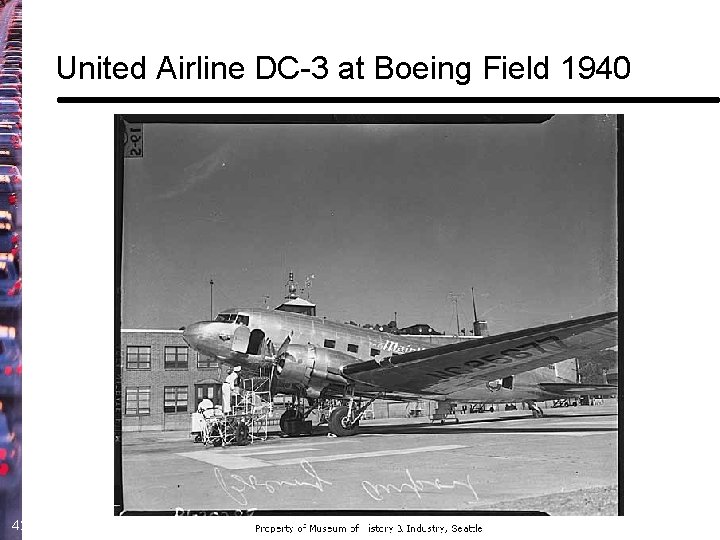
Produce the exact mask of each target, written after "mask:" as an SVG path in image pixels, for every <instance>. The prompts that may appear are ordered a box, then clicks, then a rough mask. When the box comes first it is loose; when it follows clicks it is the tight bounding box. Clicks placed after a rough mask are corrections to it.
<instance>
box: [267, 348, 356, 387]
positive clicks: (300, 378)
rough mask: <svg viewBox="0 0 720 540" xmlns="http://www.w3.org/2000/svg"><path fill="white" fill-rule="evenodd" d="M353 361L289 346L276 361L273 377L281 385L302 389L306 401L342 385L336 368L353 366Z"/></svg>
mask: <svg viewBox="0 0 720 540" xmlns="http://www.w3.org/2000/svg"><path fill="white" fill-rule="evenodd" d="M356 361H357V359H356V358H355V357H353V356H350V355H349V354H344V353H341V352H339V351H336V350H334V349H326V348H324V347H315V346H313V345H289V346H288V348H287V350H286V351H285V353H284V354H283V355H282V357H281V358H279V359H278V363H277V368H276V374H277V377H278V379H279V380H281V381H282V382H285V383H290V384H297V385H299V386H301V387H303V388H305V392H306V394H307V396H308V397H311V398H317V397H320V393H321V392H322V391H323V389H324V388H326V387H327V386H329V385H330V384H339V385H346V384H347V380H346V379H345V377H343V376H342V375H340V366H343V365H345V364H351V363H353V362H356Z"/></svg>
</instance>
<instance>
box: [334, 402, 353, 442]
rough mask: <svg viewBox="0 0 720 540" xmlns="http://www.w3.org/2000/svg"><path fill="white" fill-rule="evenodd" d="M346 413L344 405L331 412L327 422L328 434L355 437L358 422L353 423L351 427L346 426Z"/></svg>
mask: <svg viewBox="0 0 720 540" xmlns="http://www.w3.org/2000/svg"><path fill="white" fill-rule="evenodd" d="M347 413H348V407H347V406H345V405H343V406H341V407H338V408H336V409H333V410H332V412H331V413H330V420H329V421H328V427H329V428H330V433H332V434H333V435H336V436H338V437H348V436H350V435H357V433H358V431H360V421H359V420H358V421H355V422H354V423H353V424H352V425H346V423H345V417H346V416H347Z"/></svg>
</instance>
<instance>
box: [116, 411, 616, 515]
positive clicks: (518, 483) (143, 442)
mask: <svg viewBox="0 0 720 540" xmlns="http://www.w3.org/2000/svg"><path fill="white" fill-rule="evenodd" d="M545 413H546V416H545V417H544V418H540V419H534V418H532V417H531V416H530V414H529V412H528V411H501V412H495V413H484V414H467V415H460V416H459V417H460V423H459V424H454V423H449V424H445V425H439V424H438V423H435V424H431V423H430V422H429V421H428V420H427V419H403V420H387V419H383V420H376V421H367V422H364V423H363V424H362V429H361V433H360V435H357V436H355V437H347V438H331V437H327V436H326V433H327V430H323V431H321V432H320V433H319V434H317V435H313V436H311V437H302V438H293V439H286V438H280V437H278V436H276V435H275V436H270V437H269V438H268V440H266V441H263V442H255V443H254V444H252V445H249V446H243V447H239V446H228V447H225V448H213V447H204V446H203V445H202V444H198V443H193V442H192V440H191V439H190V437H189V434H187V433H180V432H140V433H124V434H123V456H122V461H123V485H124V490H123V491H124V507H125V509H126V510H175V509H176V508H183V509H192V510H203V509H215V510H233V509H267V510H296V511H297V510H310V509H312V510H370V511H372V510H400V509H402V510H493V509H497V510H540V511H546V512H548V513H550V514H553V515H598V514H603V515H608V514H616V513H617V508H618V506H617V493H618V490H617V484H618V410H617V405H616V404H615V402H614V401H613V402H606V403H605V404H603V405H596V406H592V407H589V406H585V407H570V408H561V409H546V410H545Z"/></svg>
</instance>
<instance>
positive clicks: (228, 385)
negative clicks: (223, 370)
mask: <svg viewBox="0 0 720 540" xmlns="http://www.w3.org/2000/svg"><path fill="white" fill-rule="evenodd" d="M235 379H237V373H235V372H234V371H233V370H232V369H228V370H227V377H225V382H224V383H223V385H222V402H223V413H225V414H229V413H230V411H231V410H232V408H231V406H230V396H231V395H232V390H233V387H234V386H235Z"/></svg>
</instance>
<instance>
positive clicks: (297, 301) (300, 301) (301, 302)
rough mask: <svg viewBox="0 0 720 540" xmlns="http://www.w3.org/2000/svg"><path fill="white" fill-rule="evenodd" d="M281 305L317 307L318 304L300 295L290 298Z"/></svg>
mask: <svg viewBox="0 0 720 540" xmlns="http://www.w3.org/2000/svg"><path fill="white" fill-rule="evenodd" d="M280 306H301V307H316V305H315V304H313V303H312V302H308V301H307V300H305V299H304V298H300V297H297V298H290V299H288V300H286V301H285V302H283V303H282V304H280ZM280 306H278V307H280ZM275 309H277V308H275Z"/></svg>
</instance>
